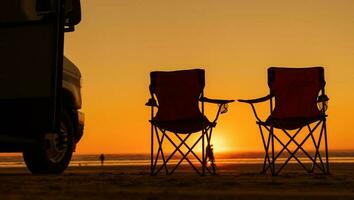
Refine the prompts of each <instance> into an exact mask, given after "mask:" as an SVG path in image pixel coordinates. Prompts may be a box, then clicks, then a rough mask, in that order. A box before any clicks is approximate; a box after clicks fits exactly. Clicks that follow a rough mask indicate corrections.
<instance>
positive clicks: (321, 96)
mask: <svg viewBox="0 0 354 200" xmlns="http://www.w3.org/2000/svg"><path fill="white" fill-rule="evenodd" d="M328 100H329V98H328V96H327V95H325V94H323V95H320V96H319V97H318V98H317V102H325V101H328Z"/></svg>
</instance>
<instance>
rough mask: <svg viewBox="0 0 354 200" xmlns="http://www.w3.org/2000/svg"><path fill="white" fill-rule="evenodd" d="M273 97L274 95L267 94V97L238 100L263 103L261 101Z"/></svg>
mask: <svg viewBox="0 0 354 200" xmlns="http://www.w3.org/2000/svg"><path fill="white" fill-rule="evenodd" d="M272 97H273V95H270V94H269V95H267V96H265V97H261V98H257V99H239V100H238V102H241V103H250V104H252V103H261V102H264V101H268V100H269V99H271V98H272Z"/></svg>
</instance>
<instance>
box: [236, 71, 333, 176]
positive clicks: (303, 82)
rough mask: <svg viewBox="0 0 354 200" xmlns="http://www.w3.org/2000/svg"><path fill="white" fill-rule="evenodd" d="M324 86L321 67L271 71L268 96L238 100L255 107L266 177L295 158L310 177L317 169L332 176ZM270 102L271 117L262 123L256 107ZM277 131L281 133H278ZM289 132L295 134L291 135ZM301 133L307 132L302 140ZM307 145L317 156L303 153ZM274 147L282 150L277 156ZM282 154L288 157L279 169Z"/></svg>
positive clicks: (277, 171)
mask: <svg viewBox="0 0 354 200" xmlns="http://www.w3.org/2000/svg"><path fill="white" fill-rule="evenodd" d="M325 83H326V82H325V80H324V69H323V68H322V67H312V68H279V67H271V68H269V69H268V85H269V89H270V93H269V95H267V96H265V97H262V98H259V99H252V100H239V101H240V102H244V103H249V104H250V105H251V106H252V109H253V112H254V114H255V117H256V119H257V124H258V126H259V130H260V132H261V136H262V141H263V144H264V150H265V157H264V165H263V171H262V172H263V173H266V172H267V171H268V170H270V171H271V173H272V175H277V174H278V173H279V172H280V171H281V170H282V169H283V168H284V167H285V166H286V165H287V164H288V163H289V161H290V160H291V159H292V158H293V159H295V160H296V161H297V162H298V163H299V165H300V166H301V167H303V168H304V169H305V170H306V171H307V172H309V173H313V172H314V171H315V169H319V170H320V171H321V172H322V173H324V174H328V173H329V163H328V146H327V127H326V117H327V115H326V113H325V112H326V109H327V101H328V97H327V96H326V94H325ZM273 98H274V99H275V102H274V104H275V106H274V105H273ZM268 100H269V102H270V116H269V117H268V118H267V120H265V121H262V120H261V119H260V118H259V117H258V115H257V112H256V109H255V106H254V104H256V103H260V102H264V101H268ZM318 129H319V133H318V134H317V137H316V134H315V131H316V130H318ZM275 130H281V131H280V132H279V133H276V132H275ZM290 130H295V132H294V133H293V134H291V133H290ZM302 130H304V131H307V134H306V135H305V136H304V137H302V138H301V137H300V136H299V135H300V133H301V131H302ZM264 131H265V132H267V133H268V134H265V133H264ZM282 134H283V136H285V138H286V139H282V138H284V137H282ZM297 136H298V137H297ZM323 140H324V154H325V155H324V156H325V158H323V157H322V153H323V152H321V144H322V142H323ZM306 143H310V144H311V145H312V146H313V147H314V149H315V150H314V155H311V154H310V153H309V151H306V150H305V149H304V145H305V144H306ZM291 144H292V145H295V146H296V148H295V149H294V150H290V145H291ZM275 145H278V146H279V147H280V149H279V151H278V152H276V146H275ZM283 153H288V157H287V158H286V159H285V162H283V163H282V164H281V165H280V166H278V167H277V166H276V161H277V160H279V158H280V157H281V155H283ZM300 153H301V154H303V155H304V156H305V157H306V158H308V159H309V160H310V162H311V164H312V166H311V167H307V166H305V164H304V163H303V162H302V161H301V160H300V159H299V157H298V156H297V155H298V154H300ZM276 167H277V169H276Z"/></svg>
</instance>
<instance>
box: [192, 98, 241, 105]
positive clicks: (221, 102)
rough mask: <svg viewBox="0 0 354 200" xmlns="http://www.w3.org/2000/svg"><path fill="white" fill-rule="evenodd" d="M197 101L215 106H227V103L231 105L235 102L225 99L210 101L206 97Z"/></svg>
mask: <svg viewBox="0 0 354 200" xmlns="http://www.w3.org/2000/svg"><path fill="white" fill-rule="evenodd" d="M199 101H201V102H206V103H215V104H227V103H232V102H234V101H235V100H232V99H229V100H226V99H210V98H207V97H201V98H200V99H199Z"/></svg>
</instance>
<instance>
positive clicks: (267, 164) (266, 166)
mask: <svg viewBox="0 0 354 200" xmlns="http://www.w3.org/2000/svg"><path fill="white" fill-rule="evenodd" d="M258 128H259V131H260V133H261V137H262V142H263V147H264V152H265V155H264V162H263V169H262V171H261V174H265V173H266V172H267V170H268V169H269V167H270V163H271V162H270V159H269V143H270V138H271V137H270V134H268V139H267V142H266V139H265V136H264V133H263V130H262V126H261V125H258Z"/></svg>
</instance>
